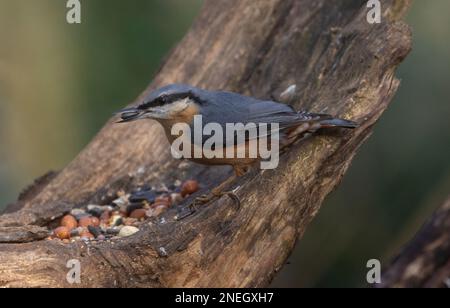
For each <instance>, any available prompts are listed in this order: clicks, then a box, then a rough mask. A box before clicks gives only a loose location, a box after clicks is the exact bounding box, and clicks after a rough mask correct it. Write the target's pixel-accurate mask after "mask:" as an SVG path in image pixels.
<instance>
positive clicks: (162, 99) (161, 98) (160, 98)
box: [158, 95, 167, 104]
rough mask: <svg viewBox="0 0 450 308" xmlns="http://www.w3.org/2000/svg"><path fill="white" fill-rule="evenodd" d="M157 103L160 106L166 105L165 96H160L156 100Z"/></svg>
mask: <svg viewBox="0 0 450 308" xmlns="http://www.w3.org/2000/svg"><path fill="white" fill-rule="evenodd" d="M158 101H159V103H161V104H165V103H167V96H165V95H162V96H160V97H159V99H158Z"/></svg>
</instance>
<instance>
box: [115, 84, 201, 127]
mask: <svg viewBox="0 0 450 308" xmlns="http://www.w3.org/2000/svg"><path fill="white" fill-rule="evenodd" d="M201 91H202V90H200V89H198V88H196V87H193V86H189V85H185V84H171V85H167V86H164V87H162V88H159V89H157V90H155V91H153V92H151V93H149V94H148V95H146V96H145V97H144V99H143V100H142V102H141V104H139V105H138V106H136V107H131V108H126V109H123V110H121V111H119V112H118V113H119V114H120V116H121V121H119V123H124V122H131V121H135V120H139V119H155V120H170V119H171V118H172V117H174V116H175V115H177V114H179V113H181V112H182V111H183V110H185V109H187V108H189V107H191V105H192V104H199V103H200V98H199V97H200V92H201Z"/></svg>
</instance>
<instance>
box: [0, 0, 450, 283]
mask: <svg viewBox="0 0 450 308" xmlns="http://www.w3.org/2000/svg"><path fill="white" fill-rule="evenodd" d="M255 1H256V0H255ZM65 3H66V1H63V0H35V1H29V0H0V39H1V40H0V42H1V43H0V208H1V207H2V206H3V205H6V204H7V203H9V202H12V201H14V200H15V198H16V196H17V194H18V193H19V192H20V190H21V189H22V188H23V187H25V186H26V185H27V184H29V183H31V182H32V180H33V179H35V178H36V177H38V176H40V175H42V174H44V173H46V172H47V171H48V170H51V169H52V170H58V169H61V168H63V167H64V166H65V165H66V164H67V163H68V162H69V161H71V160H72V159H73V158H74V156H75V155H76V154H77V153H78V152H79V151H80V150H81V149H82V148H83V147H84V146H85V145H86V143H87V142H89V140H90V139H91V138H92V137H93V135H94V134H95V133H96V132H97V131H98V130H99V129H100V128H101V127H102V125H103V124H104V123H105V122H106V120H107V119H108V118H109V117H110V115H111V113H112V112H113V111H115V110H117V109H119V108H121V107H123V106H124V105H125V104H126V103H127V102H130V101H131V100H133V99H134V98H135V97H136V96H137V95H138V94H139V93H140V92H141V91H142V90H143V89H144V88H145V87H146V86H147V85H148V83H149V82H150V80H151V79H152V76H153V74H154V73H155V71H156V69H157V68H158V66H159V64H160V63H161V59H162V58H163V57H164V55H165V54H166V53H167V52H168V50H170V48H172V47H174V45H175V44H176V42H177V41H178V40H179V39H180V38H182V37H183V35H184V33H185V32H186V31H187V29H188V27H189V26H190V24H191V23H192V20H193V19H194V18H195V16H196V14H197V13H198V11H199V9H200V7H201V1H200V0H153V1H150V0H128V1H120V0H108V1H106V0H95V1H92V0H91V1H87V0H84V1H82V24H81V25H69V24H67V23H66V21H65V15H66V10H67V9H66V7H65ZM448 12H450V1H448V0H433V1H415V2H414V3H413V7H412V9H411V11H410V14H409V16H408V18H407V19H408V22H409V23H410V25H411V26H412V28H413V32H414V46H413V51H412V53H411V54H410V56H409V57H408V58H407V59H406V61H405V62H404V63H403V64H402V65H401V67H400V69H399V71H398V76H399V77H400V78H401V79H402V86H401V88H400V90H399V92H398V94H397V96H396V97H395V99H394V102H393V104H392V105H391V107H390V108H389V110H388V111H387V112H386V113H385V114H384V116H383V118H382V119H381V121H380V122H379V124H378V125H377V126H376V129H375V132H374V134H373V136H372V137H371V138H370V139H369V141H368V142H367V143H366V144H365V145H364V146H363V148H362V149H361V150H360V152H359V154H358V155H357V157H356V159H355V161H354V163H353V164H352V166H351V168H350V170H349V172H348V174H347V176H346V177H345V178H344V181H343V183H342V185H341V186H340V187H339V189H338V190H337V191H336V192H334V193H333V194H332V195H331V196H330V197H329V198H328V199H327V201H326V202H325V204H324V206H323V208H322V210H321V211H320V213H319V215H318V217H317V218H316V219H315V221H314V222H313V223H312V225H311V226H310V228H308V230H307V232H306V234H305V237H304V239H303V240H302V241H301V242H299V244H298V245H297V247H296V250H295V252H294V253H293V255H292V257H291V258H290V262H289V264H288V265H286V266H285V267H284V269H283V270H282V272H281V273H280V274H279V275H278V276H277V278H276V279H275V281H274V283H273V286H277V287H298V286H299V287H313V286H325V287H348V286H356V287H358V286H365V274H366V268H365V264H366V262H367V260H369V259H372V258H379V259H381V260H382V261H385V262H387V260H389V259H390V257H392V256H393V255H394V254H395V252H396V251H398V250H399V249H400V247H401V246H402V244H403V243H405V242H406V241H407V240H408V239H409V238H410V237H411V236H412V235H413V234H414V233H415V231H416V230H417V229H418V228H419V227H420V225H421V224H422V223H423V222H424V221H425V219H426V218H427V217H428V216H429V215H430V214H431V213H432V211H433V209H435V208H436V207H437V206H438V205H439V204H440V203H442V202H443V200H444V199H445V197H446V196H447V194H448V193H449V192H450V189H449V187H450V160H449V158H450V121H449V120H450V117H449V115H450V102H449V97H450V59H449V58H450V57H449V56H450V40H449V39H450V19H449V18H448Z"/></svg>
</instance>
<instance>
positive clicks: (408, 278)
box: [381, 198, 450, 288]
mask: <svg viewBox="0 0 450 308" xmlns="http://www.w3.org/2000/svg"><path fill="white" fill-rule="evenodd" d="M381 287H384V288H450V198H449V199H448V200H447V201H446V202H445V204H444V205H443V206H442V207H441V208H440V209H438V210H437V211H436V212H435V213H434V214H433V216H432V217H431V218H430V219H429V221H428V222H427V223H426V224H425V225H424V226H423V227H422V229H421V230H420V231H419V232H418V234H417V235H416V236H415V237H414V239H412V240H411V242H409V243H408V244H407V245H406V246H405V248H404V249H403V250H402V252H401V253H400V254H399V255H398V256H397V257H396V258H395V259H394V260H393V261H392V264H391V265H390V266H389V267H388V268H387V270H386V271H385V273H384V275H383V279H382V284H381Z"/></svg>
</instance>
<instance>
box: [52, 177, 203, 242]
mask: <svg viewBox="0 0 450 308" xmlns="http://www.w3.org/2000/svg"><path fill="white" fill-rule="evenodd" d="M198 190H199V184H198V182H197V181H195V180H188V181H186V182H184V183H182V184H181V183H175V184H173V185H171V187H169V188H165V189H155V188H152V187H141V188H139V189H138V190H136V191H134V192H132V193H129V194H127V193H125V192H123V191H121V192H118V193H117V199H116V200H114V201H113V202H112V203H111V204H108V205H92V204H91V205H87V206H86V207H85V208H79V209H73V210H72V211H71V212H70V213H69V214H67V215H65V216H64V217H63V218H62V219H61V222H60V224H59V227H57V228H56V229H54V230H53V232H52V233H51V235H50V237H49V239H59V240H62V241H63V242H64V243H70V242H75V241H79V240H83V241H92V240H95V241H105V240H109V239H114V238H120V237H127V236H130V235H133V234H134V233H136V232H138V231H139V226H140V225H141V224H142V222H143V221H144V220H146V219H147V218H150V217H158V216H159V215H161V214H162V213H164V212H165V211H166V210H167V209H168V208H170V207H171V206H173V205H177V204H179V203H180V202H181V201H182V200H183V199H184V198H186V197H188V196H189V195H192V194H193V193H195V192H197V191H198Z"/></svg>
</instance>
